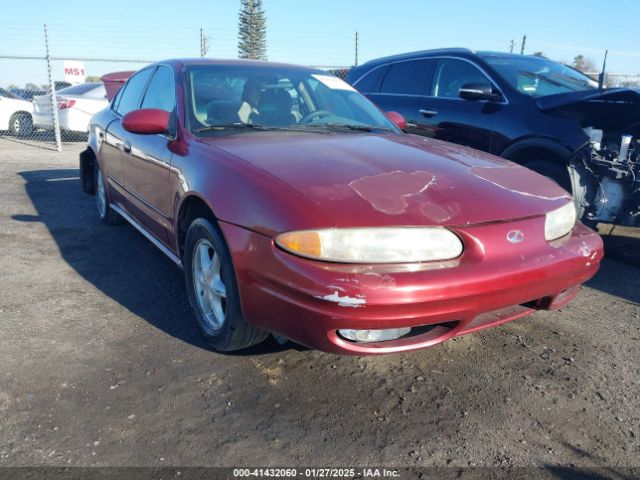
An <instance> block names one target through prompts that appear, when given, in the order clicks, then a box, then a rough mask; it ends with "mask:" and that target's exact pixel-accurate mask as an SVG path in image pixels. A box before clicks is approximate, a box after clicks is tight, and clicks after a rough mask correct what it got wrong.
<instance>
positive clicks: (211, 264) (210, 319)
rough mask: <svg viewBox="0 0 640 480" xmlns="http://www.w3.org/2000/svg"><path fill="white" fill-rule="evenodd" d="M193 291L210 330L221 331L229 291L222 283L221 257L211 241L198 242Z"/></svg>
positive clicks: (195, 250)
mask: <svg viewBox="0 0 640 480" xmlns="http://www.w3.org/2000/svg"><path fill="white" fill-rule="evenodd" d="M192 272H193V289H194V291H195V295H196V299H197V301H198V306H199V307H200V312H201V313H202V317H203V319H204V322H205V326H206V328H207V329H208V330H211V331H214V330H220V329H221V328H222V326H223V325H224V321H225V317H226V310H227V289H226V287H225V285H224V282H223V281H222V276H221V273H222V269H221V263H220V255H218V253H217V252H216V251H215V249H214V248H213V245H212V244H211V242H209V240H206V239H202V240H200V241H198V243H197V244H196V247H195V249H194V255H193V260H192Z"/></svg>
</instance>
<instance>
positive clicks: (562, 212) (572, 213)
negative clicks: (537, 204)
mask: <svg viewBox="0 0 640 480" xmlns="http://www.w3.org/2000/svg"><path fill="white" fill-rule="evenodd" d="M575 224H576V207H575V206H574V204H573V202H569V203H567V204H566V205H563V206H562V207H560V208H557V209H556V210H553V211H551V212H549V213H547V218H546V219H545V221H544V238H546V239H547V241H551V240H555V239H556V238H560V237H564V236H565V235H566V234H567V233H569V232H570V231H571V230H572V229H573V226H574V225H575Z"/></svg>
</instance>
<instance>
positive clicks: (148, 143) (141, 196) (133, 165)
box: [123, 65, 176, 243]
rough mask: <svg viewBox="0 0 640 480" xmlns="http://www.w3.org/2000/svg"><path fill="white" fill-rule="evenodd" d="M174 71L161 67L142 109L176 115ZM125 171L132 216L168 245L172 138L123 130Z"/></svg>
mask: <svg viewBox="0 0 640 480" xmlns="http://www.w3.org/2000/svg"><path fill="white" fill-rule="evenodd" d="M175 105H176V97H175V82H174V75H173V70H172V69H171V68H170V67H168V66H165V65H159V66H158V67H157V68H156V69H155V71H154V72H153V74H152V76H151V79H150V80H149V82H148V84H147V88H146V91H145V93H144V96H143V98H142V102H141V105H140V108H143V109H144V108H156V109H160V110H165V111H167V112H169V113H174V110H175ZM123 138H124V140H125V148H124V153H123V168H124V177H125V187H126V190H127V193H128V195H129V208H130V212H131V214H132V215H133V216H134V217H135V218H136V219H137V220H138V221H139V222H140V223H141V224H143V225H144V226H145V227H147V229H148V230H149V231H150V232H151V233H153V234H154V235H155V236H156V237H157V238H158V239H159V240H162V241H163V242H165V243H167V239H168V237H167V230H168V229H170V228H171V222H170V217H171V203H170V200H171V199H170V193H169V183H170V182H169V172H170V166H171V151H170V150H169V144H170V142H171V141H172V140H173V136H172V135H166V134H162V135H139V134H135V133H131V132H125V131H123Z"/></svg>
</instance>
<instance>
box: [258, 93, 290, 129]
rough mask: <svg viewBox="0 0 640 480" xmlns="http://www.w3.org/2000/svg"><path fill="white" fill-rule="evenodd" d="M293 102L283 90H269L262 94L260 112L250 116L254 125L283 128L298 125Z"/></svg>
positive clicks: (259, 102) (259, 105)
mask: <svg viewBox="0 0 640 480" xmlns="http://www.w3.org/2000/svg"><path fill="white" fill-rule="evenodd" d="M292 106H293V101H292V99H291V95H289V93H288V92H287V91H286V90H283V89H269V90H265V91H264V92H262V95H260V100H259V101H258V108H257V110H258V112H259V113H258V112H254V113H252V114H251V116H250V120H251V122H252V123H256V124H260V125H267V126H273V127H283V126H287V125H293V124H295V123H296V117H295V116H294V115H293V113H292V112H291V108H292Z"/></svg>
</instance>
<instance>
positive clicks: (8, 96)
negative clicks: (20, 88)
mask: <svg viewBox="0 0 640 480" xmlns="http://www.w3.org/2000/svg"><path fill="white" fill-rule="evenodd" d="M32 114H33V104H32V103H31V102H29V101H27V100H25V99H24V98H21V97H19V96H17V95H15V94H13V93H11V92H9V91H8V90H6V89H4V88H0V130H8V131H9V133H10V134H11V135H15V136H18V137H26V136H28V135H30V134H31V132H33V117H32Z"/></svg>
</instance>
